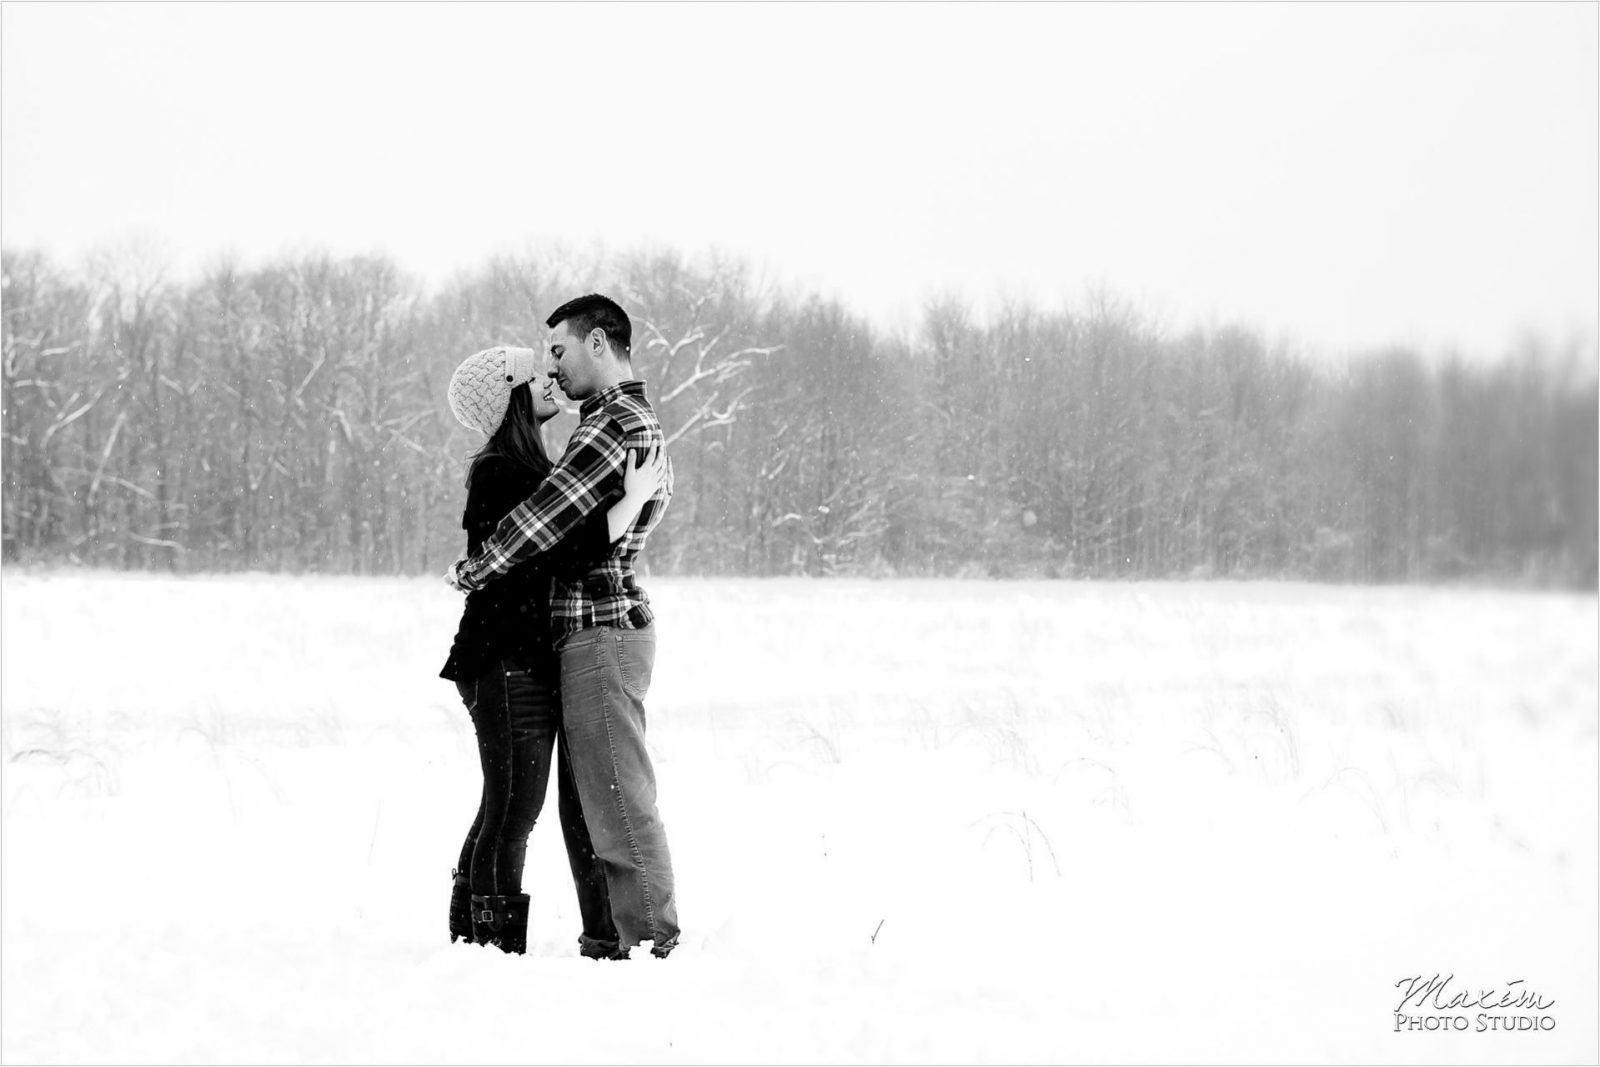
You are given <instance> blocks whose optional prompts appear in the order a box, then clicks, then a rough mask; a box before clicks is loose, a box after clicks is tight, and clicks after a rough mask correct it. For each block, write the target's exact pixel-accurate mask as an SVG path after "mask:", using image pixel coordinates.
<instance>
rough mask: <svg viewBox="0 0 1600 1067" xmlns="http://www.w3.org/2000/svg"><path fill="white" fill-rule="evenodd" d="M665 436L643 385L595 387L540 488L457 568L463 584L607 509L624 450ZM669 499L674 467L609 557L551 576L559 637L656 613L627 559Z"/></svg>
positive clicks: (632, 625) (632, 624) (477, 582)
mask: <svg viewBox="0 0 1600 1067" xmlns="http://www.w3.org/2000/svg"><path fill="white" fill-rule="evenodd" d="M662 442H663V437H662V433H661V422H660V420H658V419H657V418H656V413H655V410H654V409H652V408H651V407H650V402H649V401H648V400H646V399H645V395H644V383H643V382H640V381H626V382H622V383H621V384H619V385H614V386H612V387H611V388H609V389H606V390H603V391H602V392H599V393H596V394H595V395H594V396H591V397H590V398H589V399H587V400H585V401H584V402H583V405H582V406H581V407H580V408H579V421H578V428H577V429H576V430H574V431H573V432H572V439H571V440H570V441H568V442H567V450H566V452H565V453H564V454H563V455H562V457H561V462H559V463H557V464H556V466H555V469H554V470H553V471H551V472H550V476H549V477H548V478H546V479H545V480H544V483H543V484H542V485H541V486H540V487H539V489H538V491H537V492H535V493H534V494H533V496H531V497H529V498H528V499H527V500H525V501H523V502H522V503H521V504H518V505H517V506H516V507H515V508H513V509H512V511H511V513H510V514H509V515H507V516H506V517H505V518H504V519H502V520H501V522H500V525H499V526H498V527H496V529H495V532H494V536H493V537H491V538H489V539H488V540H487V541H485V542H484V543H483V546H482V547H481V548H480V549H479V550H478V552H477V554H476V555H473V556H472V557H470V558H468V559H466V560H463V561H462V562H461V563H460V564H459V565H458V566H457V568H456V578H457V580H458V581H459V582H460V584H461V585H462V587H463V588H465V589H481V588H483V586H484V585H485V584H487V583H488V582H490V581H493V580H494V579H495V578H496V577H498V576H499V575H502V574H504V573H506V572H507V571H509V570H510V569H511V568H512V567H515V566H516V565H517V564H518V563H521V562H523V561H524V560H528V559H532V558H534V557H536V556H538V555H540V554H542V553H545V552H549V551H550V550H551V549H552V548H554V547H555V546H556V544H557V543H559V542H560V541H561V539H562V538H563V537H564V536H566V535H567V533H568V532H569V531H571V530H572V529H573V528H574V527H576V526H577V525H578V524H579V523H580V522H581V521H582V519H583V517H584V515H586V514H588V513H590V512H592V511H596V510H598V509H601V508H609V507H610V506H611V505H612V504H613V503H615V502H616V501H617V499H618V498H620V497H621V496H622V492H623V489H622V474H623V470H624V468H625V465H626V464H627V462H628V450H629V449H634V448H637V449H639V450H641V451H648V450H649V448H650V447H651V446H652V445H655V444H660V443H662ZM671 499H672V465H671V463H670V461H669V462H668V465H667V479H666V481H665V482H663V483H662V485H661V488H659V489H657V490H656V493H655V495H654V496H653V497H651V498H650V499H649V500H648V501H646V502H645V505H644V510H642V511H641V512H639V517H638V518H637V519H635V520H634V521H633V525H632V526H629V527H628V529H627V531H626V532H625V533H624V534H623V535H622V538H621V540H619V541H617V542H616V543H614V544H613V545H612V546H611V555H610V556H608V557H607V558H606V559H605V560H604V561H602V562H601V563H600V564H598V565H597V566H595V567H593V568H592V569H591V570H590V571H589V572H588V573H587V574H585V575H584V576H583V577H582V578H580V579H576V580H567V579H562V578H557V579H555V580H554V583H553V587H552V589H551V595H550V616H551V618H550V631H551V636H552V637H553V638H554V639H555V640H557V641H559V640H560V639H561V638H562V637H565V636H566V635H567V634H570V633H576V632H577V631H579V630H584V629H588V628H589V627H591V626H618V627H622V628H625V629H638V628H640V627H643V626H647V625H649V623H650V622H651V621H652V620H653V619H654V618H655V614H654V612H652V611H651V610H650V598H649V597H648V596H646V595H645V591H644V590H643V589H641V588H640V587H639V583H638V580H637V579H636V578H635V577H634V573H633V561H634V560H635V559H636V558H637V557H638V555H639V550H640V549H642V548H643V547H644V543H645V540H646V539H647V538H648V537H649V536H650V532H651V531H652V530H654V529H655V528H656V527H657V526H658V525H660V523H661V516H662V513H663V512H665V511H666V509H667V503H668V501H670V500H671Z"/></svg>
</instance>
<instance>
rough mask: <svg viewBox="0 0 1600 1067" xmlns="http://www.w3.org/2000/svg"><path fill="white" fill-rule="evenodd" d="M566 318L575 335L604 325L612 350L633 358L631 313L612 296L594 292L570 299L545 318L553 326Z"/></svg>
mask: <svg viewBox="0 0 1600 1067" xmlns="http://www.w3.org/2000/svg"><path fill="white" fill-rule="evenodd" d="M563 322H565V323H567V324H568V325H567V332H569V333H571V334H572V336H574V337H588V336H589V331H590V330H593V329H594V328H595V327H596V326H598V327H600V328H601V329H602V330H604V331H605V332H606V340H607V341H609V342H611V351H613V352H615V353H616V354H617V355H618V357H620V358H622V359H625V360H628V361H629V362H632V360H633V355H632V352H631V351H630V349H631V348H632V346H633V323H631V322H629V321H628V313H627V312H626V311H623V310H622V306H621V305H620V304H618V303H617V302H616V301H615V300H613V299H611V298H610V297H609V296H601V295H600V294H599V293H590V294H588V295H587V296H580V297H578V298H577V299H576V300H568V301H567V302H566V303H565V304H562V305H561V306H560V307H558V308H556V309H555V310H554V311H552V312H551V313H550V317H549V318H548V319H545V320H544V324H545V325H546V326H548V327H549V328H550V329H552V330H553V329H555V328H556V327H557V326H559V325H560V324H561V323H563Z"/></svg>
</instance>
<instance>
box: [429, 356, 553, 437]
mask: <svg viewBox="0 0 1600 1067" xmlns="http://www.w3.org/2000/svg"><path fill="white" fill-rule="evenodd" d="M538 366H539V353H538V351H537V350H536V349H532V348H511V347H508V346H506V345H500V346H498V347H496V348H486V349H484V350H483V351H482V352H476V353H473V354H472V355H470V356H468V357H467V358H466V359H464V360H462V361H461V366H459V367H457V368H456V372H455V373H454V374H452V375H451V376H450V410H451V412H453V413H454V414H455V417H456V421H458V422H460V423H461V425H463V426H465V427H467V428H468V429H471V430H477V431H478V432H479V433H482V434H486V435H489V436H493V435H494V432H495V431H496V430H498V429H499V428H500V424H501V423H502V422H504V421H505V417H506V409H507V408H508V407H510V406H511V390H513V389H515V388H516V387H517V386H519V385H522V384H524V383H526V382H531V381H532V380H533V377H534V375H535V374H536V373H537V372H538Z"/></svg>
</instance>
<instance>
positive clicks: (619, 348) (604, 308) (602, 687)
mask: <svg viewBox="0 0 1600 1067" xmlns="http://www.w3.org/2000/svg"><path fill="white" fill-rule="evenodd" d="M545 326H546V327H548V328H549V331H550V334H549V338H548V344H549V353H550V371H549V373H550V376H551V377H553V378H554V379H555V380H556V381H557V382H558V383H559V384H560V386H561V388H562V391H563V392H565V393H566V394H567V395H568V396H569V397H571V398H572V399H574V400H577V401H579V402H580V403H581V407H580V409H579V422H578V428H577V429H576V430H574V431H573V433H572V438H571V440H570V441H569V442H568V444H567V449H566V452H565V453H564V454H563V455H562V457H561V461H560V462H559V463H558V464H556V467H555V470H553V471H552V472H551V473H550V476H549V477H548V478H546V479H545V481H544V483H543V484H542V485H541V486H540V487H539V490H538V491H537V492H536V493H535V494H534V495H533V496H532V497H530V498H529V499H528V500H526V501H524V502H523V503H522V504H520V505H518V507H517V508H516V509H515V510H513V511H512V512H511V514H509V515H507V516H506V517H505V519H504V520H502V521H501V523H500V525H499V527H498V528H497V529H496V531H495V534H494V536H493V537H491V538H489V539H488V540H487V541H485V542H484V544H483V545H482V546H481V547H480V549H479V550H478V552H477V554H476V555H473V556H472V557H470V558H468V559H464V560H460V561H458V562H457V563H456V564H455V565H454V566H452V567H451V569H450V570H449V572H447V574H446V579H447V580H448V581H449V582H450V584H451V585H452V586H454V587H455V588H457V589H460V590H463V591H470V590H473V589H479V588H482V587H483V585H484V584H485V583H487V582H489V581H492V580H494V579H495V578H496V577H498V576H499V575H502V574H505V573H506V572H507V571H509V570H510V569H511V568H512V567H514V566H516V565H517V564H518V563H521V562H522V561H524V560H527V559H532V558H534V557H536V556H538V555H540V554H542V553H547V552H549V551H551V550H552V549H553V548H555V547H556V546H557V544H558V543H559V542H560V541H561V539H562V537H564V536H565V535H566V534H567V532H568V531H569V530H571V529H572V528H573V527H575V526H577V525H578V524H579V523H580V522H582V520H583V518H584V516H585V515H587V514H589V513H590V512H593V511H596V510H600V509H603V508H606V507H608V506H609V505H610V503H611V502H612V501H613V500H614V499H616V497H617V496H619V495H620V494H621V493H622V477H623V469H624V464H625V463H626V462H627V455H628V451H629V450H630V449H638V450H640V453H641V454H647V453H648V452H649V450H650V449H651V448H652V447H654V446H657V445H660V444H662V443H663V439H662V433H661V423H660V421H659V420H658V419H657V418H656V414H655V411H654V410H653V409H652V408H651V407H650V403H649V401H648V400H646V399H645V390H644V383H643V382H641V381H639V380H638V379H637V378H635V377H634V375H633V363H632V357H631V351H630V346H631V343H632V336H633V326H632V323H630V322H629V320H628V316H627V313H626V312H624V311H623V310H622V308H621V307H619V306H618V305H617V304H616V302H615V301H613V300H611V299H609V298H607V297H604V296H600V295H598V294H590V295H588V296H581V297H578V298H577V299H576V300H570V301H568V302H567V303H565V304H563V305H561V306H560V307H559V308H557V309H556V310H555V311H554V312H552V313H551V315H550V317H549V318H548V319H547V320H545ZM671 498H672V469H671V467H670V465H669V466H668V468H667V478H666V481H665V482H664V483H663V484H662V486H661V488H660V489H659V490H658V491H657V493H656V495H655V496H654V497H653V498H651V500H650V501H648V502H647V503H646V504H645V506H644V510H642V511H641V512H640V513H639V517H638V518H637V519H635V520H634V522H633V525H632V526H630V527H629V528H628V530H627V532H626V533H625V534H624V535H623V536H622V538H621V540H619V541H617V542H616V543H615V544H614V545H613V546H612V550H611V555H610V556H609V557H608V558H607V559H605V560H604V561H603V562H602V563H600V564H599V565H598V566H596V567H594V568H593V569H591V570H590V571H589V572H588V573H587V574H586V575H584V576H583V577H582V578H581V579H577V580H564V579H560V578H558V579H556V580H555V582H554V585H553V588H552V591H551V597H550V613H551V629H552V637H553V639H554V641H555V647H556V651H557V653H558V654H559V656H560V659H561V699H562V723H563V726H564V728H565V730H566V741H567V751H568V752H569V754H570V755H571V766H572V769H573V777H574V779H575V781H576V784H577V787H578V795H579V797H580V798H581V799H582V802H583V814H584V820H585V822H587V824H588V826H589V834H590V837H591V838H592V839H593V841H594V849H595V854H596V855H598V856H599V858H600V862H601V864H602V866H603V868H604V870H605V876H606V888H607V891H608V893H609V896H610V900H611V915H612V918H613V919H614V920H615V921H616V924H617V931H618V934H619V935H620V937H621V946H620V951H621V953H622V954H625V953H626V950H627V949H628V948H629V947H631V946H633V945H636V944H639V943H640V942H641V941H645V940H649V941H651V942H653V944H652V947H651V951H652V952H653V953H654V954H655V955H656V956H666V955H667V954H668V953H670V952H671V951H672V950H673V948H675V947H676V946H677V943H678V935H679V930H678V914H677V904H676V901H675V899H674V894H673V879H672V859H671V855H670V853H669V852H668V849H667V837H666V829H665V827H664V826H663V825H662V823H661V818H660V816H659V814H658V813H657V811H656V777H655V770H654V768H653V767H652V766H651V764H650V756H649V753H648V752H647V751H646V749H645V737H644V732H645V717H644V696H645V692H646V691H647V690H648V689H649V687H650V674H651V669H652V667H653V666H654V663H655V646H656V639H655V626H654V619H655V615H654V613H653V612H652V611H651V608H650V598H649V597H648V596H646V595H645V592H644V590H643V589H641V588H640V587H639V583H638V581H637V580H636V579H635V577H634V571H633V562H634V560H635V559H636V558H637V557H638V555H639V551H640V550H641V549H642V548H643V547H644V544H645V541H646V539H647V538H648V537H649V536H650V532H651V531H652V530H654V529H655V528H656V526H657V525H658V524H659V523H660V522H661V516H662V513H663V512H664V511H665V510H666V507H667V503H668V501H670V500H671ZM585 947H586V948H588V947H589V946H585Z"/></svg>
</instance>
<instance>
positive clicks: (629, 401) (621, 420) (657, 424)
mask: <svg viewBox="0 0 1600 1067" xmlns="http://www.w3.org/2000/svg"><path fill="white" fill-rule="evenodd" d="M602 411H603V413H604V416H605V418H607V419H609V420H610V421H611V422H613V423H614V424H615V425H616V427H617V429H619V430H620V431H621V432H622V435H623V436H624V437H626V438H629V439H630V440H632V439H636V438H639V437H653V436H656V435H659V434H660V433H661V420H660V419H659V418H657V417H656V411H655V408H653V407H651V406H650V401H648V400H646V399H645V398H644V396H642V395H641V394H638V393H631V392H625V393H619V394H618V395H617V396H614V397H612V398H611V400H610V402H609V403H607V404H606V406H605V407H604V408H603V409H602Z"/></svg>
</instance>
